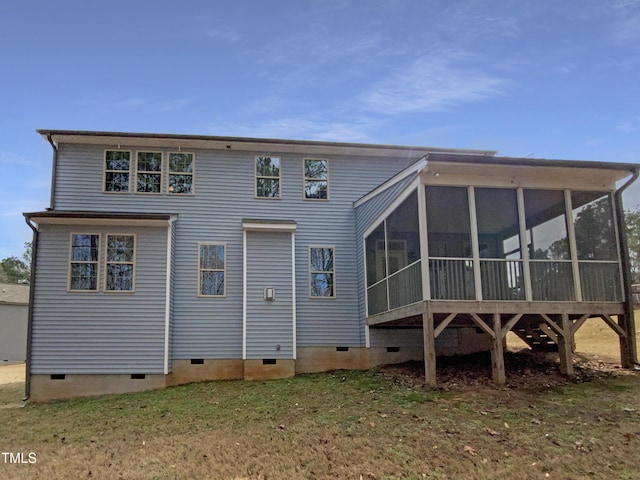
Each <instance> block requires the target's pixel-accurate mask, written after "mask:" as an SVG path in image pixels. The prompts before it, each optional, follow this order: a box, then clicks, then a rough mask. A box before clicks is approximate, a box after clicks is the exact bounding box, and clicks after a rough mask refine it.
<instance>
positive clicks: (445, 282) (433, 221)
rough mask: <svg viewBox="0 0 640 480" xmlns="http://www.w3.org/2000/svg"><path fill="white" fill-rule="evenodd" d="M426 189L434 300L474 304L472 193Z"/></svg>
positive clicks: (439, 188) (430, 267) (456, 190)
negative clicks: (470, 208)
mask: <svg viewBox="0 0 640 480" xmlns="http://www.w3.org/2000/svg"><path fill="white" fill-rule="evenodd" d="M425 189H426V207H427V240H428V243H429V273H430V280H431V298H432V299H434V300H473V299H475V298H476V295H475V288H474V280H473V262H472V261H471V258H472V256H473V251H472V246H471V222H470V215H469V196H468V189H467V188H466V187H442V186H432V185H428V186H426V187H425Z"/></svg>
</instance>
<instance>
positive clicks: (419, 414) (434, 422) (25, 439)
mask: <svg viewBox="0 0 640 480" xmlns="http://www.w3.org/2000/svg"><path fill="white" fill-rule="evenodd" d="M20 387H21V385H19V384H18V385H15V384H13V385H8V386H3V387H0V403H1V404H2V405H9V406H10V407H11V408H0V438H1V439H2V440H1V442H2V443H1V445H0V449H1V450H2V451H3V452H14V453H15V452H22V453H25V454H28V453H29V452H34V453H36V454H37V462H36V463H35V464H20V465H10V464H5V463H3V462H2V458H1V457H0V478H11V479H23V478H24V479H27V478H28V479H39V478H41V479H52V478H127V479H137V478H140V479H142V478H144V479H155V478H157V479H182V478H184V479H193V478H212V479H297V478H301V479H304V478H310V479H311V478H313V479H316V478H345V479H347V478H353V479H359V478H361V477H362V478H363V479H369V480H371V479H378V480H382V479H448V478H455V479H459V478H461V479H467V478H468V479H486V478H492V479H507V478H509V479H511V478H517V477H521V478H561V479H583V478H589V479H592V478H602V479H639V478H640V469H639V467H638V465H639V464H638V457H637V451H638V448H639V447H640V377H639V376H638V375H637V374H633V373H623V374H620V375H619V376H617V377H615V378H606V379H600V380H596V381H593V382H589V383H581V384H571V385H567V386H563V387H557V388H549V389H536V390H523V389H509V388H496V387H489V386H481V387H477V388H473V389H466V390H464V391H457V392H456V391H452V392H442V391H425V390H423V389H421V388H417V387H412V388H408V387H406V386H402V385H397V384H394V383H393V382H392V381H390V380H389V377H388V376H386V375H383V374H382V373H380V372H375V371H371V372H334V373H328V374H313V375H302V376H299V377H296V378H292V379H287V380H277V381H270V382H243V381H233V382H213V383H200V384H193V385H187V386H180V387H174V388H168V389H165V390H159V391H154V392H142V393H136V394H126V395H117V396H103V397H96V398H88V399H76V400H69V401H63V402H57V403H51V404H27V405H26V406H24V408H15V403H16V398H19V396H20V395H21V394H22V392H21V390H20ZM25 458H27V457H26V456H25Z"/></svg>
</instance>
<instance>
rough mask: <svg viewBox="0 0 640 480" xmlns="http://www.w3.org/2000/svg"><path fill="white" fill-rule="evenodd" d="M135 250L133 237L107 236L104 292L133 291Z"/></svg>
mask: <svg viewBox="0 0 640 480" xmlns="http://www.w3.org/2000/svg"><path fill="white" fill-rule="evenodd" d="M135 248H136V238H135V235H122V234H115V235H113V234H110V235H107V247H106V250H107V252H106V255H105V285H104V289H105V291H106V292H133V291H134V289H135Z"/></svg>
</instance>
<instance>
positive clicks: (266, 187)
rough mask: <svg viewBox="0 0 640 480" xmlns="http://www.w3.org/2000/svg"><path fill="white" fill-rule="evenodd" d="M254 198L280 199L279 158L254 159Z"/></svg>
mask: <svg viewBox="0 0 640 480" xmlns="http://www.w3.org/2000/svg"><path fill="white" fill-rule="evenodd" d="M256 197H258V198H280V158H278V157H256Z"/></svg>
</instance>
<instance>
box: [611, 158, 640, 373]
mask: <svg viewBox="0 0 640 480" xmlns="http://www.w3.org/2000/svg"><path fill="white" fill-rule="evenodd" d="M638 176H640V169H638V168H635V169H633V170H631V177H630V178H629V179H628V180H627V181H626V182H625V183H624V185H622V186H621V187H620V188H619V189H618V190H616V191H615V193H614V198H615V209H616V212H615V213H616V221H617V223H618V245H619V246H620V252H619V253H620V263H621V266H622V283H623V287H624V294H625V298H624V313H625V315H624V317H625V320H624V325H621V326H622V327H623V329H624V331H625V332H626V333H627V338H626V339H624V341H625V343H626V348H625V350H627V352H626V353H627V355H626V357H627V358H623V359H622V363H623V365H622V367H623V368H633V367H634V365H637V364H638V351H637V346H636V336H635V331H636V328H635V318H634V312H633V297H632V295H631V262H630V260H629V244H628V241H627V228H626V223H625V218H624V208H623V206H622V193H623V192H624V191H625V190H626V189H627V188H628V187H629V186H630V185H631V184H632V183H633V182H635V181H636V180H637V178H638ZM621 341H622V339H621Z"/></svg>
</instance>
